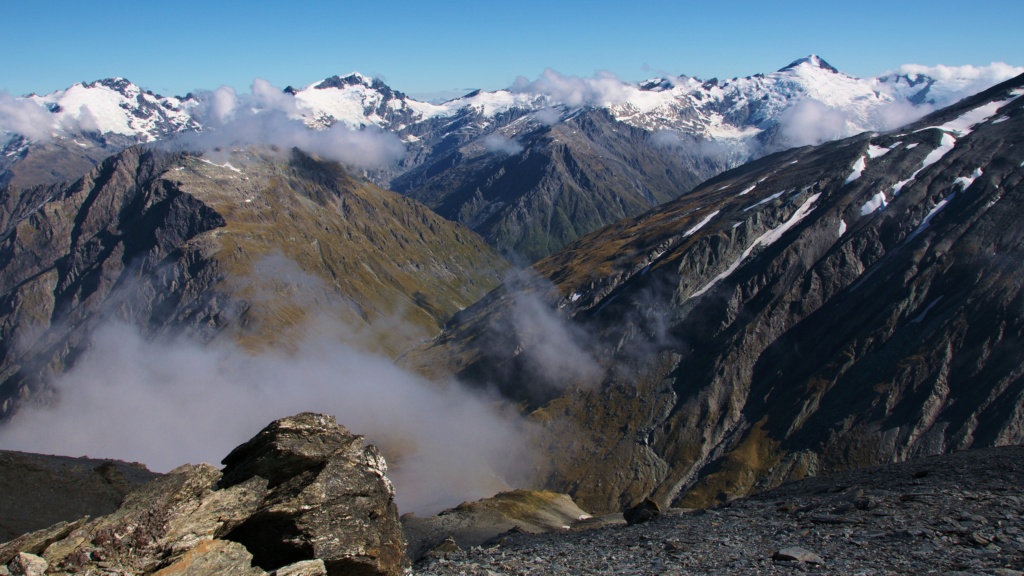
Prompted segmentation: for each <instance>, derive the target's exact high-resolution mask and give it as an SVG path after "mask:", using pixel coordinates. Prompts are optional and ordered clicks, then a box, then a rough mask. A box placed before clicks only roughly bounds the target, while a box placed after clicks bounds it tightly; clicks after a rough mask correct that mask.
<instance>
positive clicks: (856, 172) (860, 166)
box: [843, 150, 888, 185]
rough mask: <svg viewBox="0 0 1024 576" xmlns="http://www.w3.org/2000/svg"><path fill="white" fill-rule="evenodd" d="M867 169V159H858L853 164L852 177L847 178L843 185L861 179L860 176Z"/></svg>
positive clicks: (862, 157)
mask: <svg viewBox="0 0 1024 576" xmlns="http://www.w3.org/2000/svg"><path fill="white" fill-rule="evenodd" d="M886 152H888V150H886ZM867 167H868V161H867V158H865V157H864V156H861V157H859V158H857V161H856V162H854V163H853V172H850V175H849V176H847V177H846V181H845V182H843V184H844V185H846V184H849V183H850V182H853V181H854V180H856V179H858V178H860V175H861V174H863V173H864V169H865V168H867Z"/></svg>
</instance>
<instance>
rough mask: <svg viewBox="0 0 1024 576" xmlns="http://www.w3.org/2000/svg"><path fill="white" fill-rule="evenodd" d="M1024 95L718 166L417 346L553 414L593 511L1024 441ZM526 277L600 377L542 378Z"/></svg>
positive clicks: (567, 482) (423, 359)
mask: <svg viewBox="0 0 1024 576" xmlns="http://www.w3.org/2000/svg"><path fill="white" fill-rule="evenodd" d="M1021 95H1024V76H1020V77H1017V78H1015V79H1013V80H1010V81H1008V82H1005V83H1003V84H1001V85H998V86H996V87H993V88H992V89H990V90H988V91H985V92H983V93H981V94H979V95H977V96H974V97H972V98H968V99H966V100H964V101H962V102H961V103H959V104H957V105H954V106H952V107H949V108H946V109H944V110H941V111H938V112H936V113H934V114H932V115H929V116H927V117H925V118H924V119H922V120H921V121H918V122H917V123H915V124H912V125H909V126H907V127H905V128H903V129H900V130H896V131H893V132H890V133H887V134H872V133H868V134H862V135H860V136H855V137H852V138H848V139H844V140H839V141H836V142H832V143H828V144H823V145H820V146H817V147H805V148H798V149H792V150H788V151H785V152H780V153H777V154H775V155H771V156H767V157H765V158H762V159H760V160H758V161H755V162H753V163H750V164H747V165H744V166H743V167H741V168H737V169H734V170H732V171H729V172H725V173H723V174H721V175H719V176H718V177H716V178H714V179H711V180H709V181H707V182H705V183H704V184H702V185H700V186H698V187H697V188H695V189H694V190H693V191H691V192H689V193H687V194H684V195H682V196H681V197H680V198H679V199H676V200H673V201H671V202H668V203H666V204H664V205H662V206H660V207H657V208H655V209H653V210H651V211H649V212H647V213H645V214H643V215H641V216H637V217H634V218H631V219H625V220H622V221H620V222H618V223H616V224H614V225H612V226H610V227H608V228H605V229H602V230H600V231H598V232H595V233H593V234H591V235H589V236H587V237H584V238H583V239H581V240H579V241H577V242H576V243H574V244H571V245H570V246H568V247H567V248H565V249H563V250H561V251H559V252H556V253H555V254H553V255H552V256H550V257H548V258H547V259H545V260H542V261H541V262H538V263H537V264H536V266H535V269H536V270H537V272H538V275H539V276H538V278H537V279H536V280H528V281H527V282H525V284H524V285H521V286H512V285H506V286H504V287H502V288H501V289H499V290H498V291H496V292H494V293H492V294H491V295H489V296H488V297H487V298H485V299H484V300H482V301H481V302H479V303H477V304H476V305H474V306H473V307H472V308H470V309H467V310H466V311H463V312H462V313H460V314H459V315H458V316H457V317H456V318H455V319H454V320H453V322H451V323H450V324H449V326H448V327H447V329H446V331H445V332H444V333H443V334H442V335H440V336H439V337H438V338H437V339H435V341H434V342H433V343H432V344H431V345H430V346H429V347H427V348H425V349H421V350H420V351H419V352H417V353H414V354H408V355H406V357H405V358H406V360H407V361H408V362H409V363H410V364H412V365H423V366H426V365H430V366H433V368H432V369H433V370H435V371H441V372H444V371H445V369H444V367H445V366H447V371H448V372H450V373H455V374H458V375H460V376H461V377H462V378H465V379H466V380H469V381H475V382H489V383H490V384H489V385H492V386H497V387H498V388H499V389H500V390H502V391H503V393H505V394H506V395H507V396H508V397H509V398H511V399H513V400H515V401H519V402H524V403H527V405H528V407H529V408H528V410H529V411H531V412H532V415H533V417H534V418H535V419H537V420H538V421H540V422H543V423H545V425H546V426H548V427H549V430H550V437H549V440H550V444H548V446H549V449H550V450H551V458H550V459H549V461H550V462H552V463H554V464H553V465H552V469H551V470H550V471H549V472H548V473H547V474H548V475H547V476H545V477H544V478H545V482H546V483H547V484H545V485H546V486H549V487H550V488H552V489H555V490H563V491H566V492H568V493H570V494H571V495H573V497H574V498H575V499H576V500H577V501H579V502H580V503H581V506H583V507H585V508H588V509H593V510H596V511H606V510H616V509H621V508H622V507H625V506H629V505H632V504H635V503H636V502H638V501H640V500H642V499H643V498H645V497H648V496H650V497H651V498H653V499H654V500H655V501H657V502H659V503H662V504H665V505H668V504H674V505H682V506H703V505H707V504H709V503H714V502H721V501H724V500H728V499H731V498H734V497H736V496H739V495H742V494H745V493H748V492H749V491H750V490H754V489H761V488H765V487H770V486H773V485H776V484H778V483H779V482H782V481H784V480H787V479H793V478H799V477H803V476H805V475H814V474H817V473H822V472H825V471H829V470H840V469H845V468H850V467H858V466H864V465H869V464H875V463H880V462H886V461H900V460H904V459H907V458H910V457H915V456H921V455H926V454H934V453H943V452H946V451H950V450H954V449H962V448H965V447H968V446H991V445H1001V444H1006V443H1021V442H1022V441H1024V438H1022V437H1021V436H1020V434H1019V433H1018V431H1019V430H1020V429H1021V428H1020V421H1021V414H1022V411H1021V406H1022V405H1024V404H1022V400H1021V398H1022V396H1021V394H1022V393H1024V389H1022V388H1021V382H1022V380H1021V379H1020V377H1019V369H1018V368H1019V365H1020V354H1019V350H1020V347H1019V342H1020V338H1021V326H1022V323H1021V318H1020V315H1019V313H1017V312H1016V310H1017V308H1016V304H1015V303H1016V302H1019V299H1020V298H1021V296H1020V287H1021V286H1022V282H1021V279H1020V278H1019V274H1017V273H1016V272H1015V271H1014V269H1013V266H1012V264H1011V263H1012V262H1013V261H1014V256H1012V255H1013V254H1018V253H1020V251H1021V250H1024V246H1022V245H1021V243H1020V235H1019V233H1018V231H1017V229H1016V227H1015V226H1013V225H1012V224H1011V222H1012V219H1013V216H1012V214H1013V213H1014V211H1015V210H1016V209H1017V208H1016V207H1017V206H1018V202H1021V201H1022V200H1021V196H1020V194H1021V193H1022V192H1024V186H1022V184H1021V178H1022V177H1024V173H1022V168H1021V166H1024V156H1021V155H1020V154H1021V152H1020V150H1021V148H1020V146H1017V145H1015V144H1016V143H1017V142H1018V138H1019V134H1020V133H1021V132H1020V130H1019V127H1015V126H1016V125H1017V124H1018V123H1019V122H1021V121H1022V120H1024V115H1022V99H1021V98H1020V96H1021ZM522 293H530V294H533V295H534V296H535V297H539V298H541V299H542V301H543V302H545V303H546V305H547V306H548V307H549V308H550V309H551V310H552V311H553V312H555V313H556V314H557V315H558V316H559V317H561V318H563V319H565V323H566V324H567V325H568V326H569V327H570V328H568V329H567V330H569V333H571V334H575V335H577V337H578V338H579V339H578V341H577V343H576V344H577V346H579V347H580V348H582V349H583V350H584V351H585V352H586V353H587V355H588V356H589V357H590V358H592V359H593V360H594V362H596V363H597V364H599V365H600V366H602V367H603V369H604V376H603V377H602V379H601V380H602V381H601V384H600V385H598V386H596V387H595V386H593V385H591V386H577V385H572V386H570V387H569V388H568V389H551V390H547V391H541V392H539V393H538V391H537V389H536V388H535V387H531V386H530V382H532V381H533V380H534V379H535V376H534V375H533V374H532V373H531V372H530V368H529V358H530V355H531V354H539V353H541V351H542V350H543V349H544V347H546V346H550V345H551V343H550V342H545V341H544V339H543V338H539V337H538V336H537V335H535V334H530V333H529V332H524V331H521V330H516V329H515V326H516V323H515V321H514V319H515V317H516V314H518V313H519V312H516V310H515V302H516V301H517V298H519V296H518V294H522ZM586 334H589V336H581V335H586ZM481 342H487V345H486V346H485V345H483V344H481ZM611 431H616V432H614V433H613V432H611ZM623 470H630V471H633V472H632V473H631V474H628V475H625V474H622V473H621V471H623ZM613 479H614V480H613Z"/></svg>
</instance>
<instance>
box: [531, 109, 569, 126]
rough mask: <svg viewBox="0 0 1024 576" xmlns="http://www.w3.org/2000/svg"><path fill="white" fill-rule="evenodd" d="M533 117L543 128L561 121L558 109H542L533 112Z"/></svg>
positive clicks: (560, 113)
mask: <svg viewBox="0 0 1024 576" xmlns="http://www.w3.org/2000/svg"><path fill="white" fill-rule="evenodd" d="M533 117H534V118H535V119H536V120H537V121H538V122H540V123H541V124H544V125H545V126H553V125H555V124H558V121H559V120H561V119H562V112H561V111H560V110H559V109H558V108H553V107H552V108H542V109H540V110H538V111H536V112H534V113H533Z"/></svg>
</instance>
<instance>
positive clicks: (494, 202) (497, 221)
mask: <svg viewBox="0 0 1024 576" xmlns="http://www.w3.org/2000/svg"><path fill="white" fill-rule="evenodd" d="M569 116H570V117H568V118H566V119H564V120H562V121H560V122H558V123H557V124H553V125H550V124H545V123H543V122H540V121H538V120H537V119H536V117H534V116H525V117H521V118H519V119H518V120H516V121H514V122H512V123H510V124H508V125H507V126H506V127H505V128H503V129H501V130H499V131H497V132H492V133H491V134H490V135H489V136H486V137H482V138H476V139H469V140H467V141H466V142H465V143H464V144H460V145H458V146H452V147H450V148H449V149H447V150H443V151H441V150H437V149H435V150H432V152H431V155H430V157H429V159H428V160H427V161H425V162H424V163H423V164H422V165H420V166H418V167H416V168H414V169H412V170H409V171H408V172H406V173H405V174H403V175H401V176H399V177H397V178H395V179H394V180H392V181H391V185H392V187H393V188H394V189H395V190H397V191H399V192H402V193H404V194H407V195H409V196H410V197H412V198H415V199H417V200H419V201H421V202H424V203H425V204H427V205H428V206H430V207H431V208H433V209H434V210H435V211H436V212H437V213H438V214H440V215H442V216H444V217H445V218H448V219H450V220H454V221H456V222H460V223H462V224H465V225H466V226H468V227H470V228H472V229H473V230H475V231H476V232H478V233H479V234H480V235H481V236H483V237H484V238H485V239H486V240H487V241H488V243H490V244H491V245H492V246H494V247H496V248H497V249H498V250H499V251H501V252H502V253H504V254H505V255H506V256H508V257H510V258H512V259H518V260H521V261H524V262H527V263H528V262H533V261H535V260H537V259H538V258H541V257H543V256H546V255H548V254H550V253H551V252H553V251H555V250H557V249H558V248H561V247H562V246H564V245H565V244H568V243H569V242H571V241H573V240H576V239H577V238H579V237H581V236H583V235H585V234H587V233H589V232H591V231H592V230H595V229H597V228H600V227H602V226H604V225H607V224H609V223H611V222H614V221H616V220H619V219H621V218H624V217H626V216H634V215H637V214H639V213H641V212H644V211H646V210H648V209H650V208H651V207H653V206H656V205H658V204H661V203H662V202H666V201H668V200H671V199H672V198H675V197H676V196H678V195H679V194H681V193H683V192H685V191H687V190H689V189H691V188H692V187H694V186H695V185H696V184H697V183H699V182H701V181H703V180H705V179H706V178H708V177H710V176H713V175H714V174H717V173H719V172H721V171H723V170H725V169H726V168H727V167H729V163H728V160H727V159H725V158H712V157H704V156H702V155H701V154H700V153H699V152H698V151H697V148H698V146H699V144H698V142H697V141H696V140H693V141H690V142H689V147H685V146H683V141H682V140H679V139H677V140H676V142H675V145H673V146H669V145H664V144H662V143H660V142H659V141H658V140H657V138H655V137H654V136H653V135H652V134H651V133H650V132H648V131H645V130H643V129H640V128H636V127H633V126H630V125H628V124H623V123H621V122H618V121H617V120H616V119H615V118H614V117H612V116H611V115H610V114H609V113H608V112H607V111H605V110H603V109H586V110H583V111H578V112H576V113H574V114H571V115H569Z"/></svg>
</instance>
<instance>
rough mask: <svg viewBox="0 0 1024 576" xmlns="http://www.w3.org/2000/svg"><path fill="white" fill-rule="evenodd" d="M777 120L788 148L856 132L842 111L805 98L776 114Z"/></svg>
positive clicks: (856, 128) (856, 127)
mask: <svg viewBox="0 0 1024 576" xmlns="http://www.w3.org/2000/svg"><path fill="white" fill-rule="evenodd" d="M778 121H779V126H780V127H781V129H782V135H783V136H784V137H785V138H786V141H787V143H788V144H789V145H791V146H805V145H807V144H820V143H822V142H828V141H830V140H837V139H839V138H843V137H845V136H850V135H852V134H854V133H856V132H858V131H860V127H858V126H856V125H854V124H853V123H852V122H850V120H849V118H848V115H847V114H846V113H844V112H843V111H842V110H837V109H835V108H832V107H831V106H829V105H827V104H825V103H823V102H820V101H818V100H815V99H814V98H805V99H803V100H800V101H799V102H797V103H796V104H794V105H793V106H790V107H789V108H787V109H786V110H784V111H783V112H782V114H780V115H779V120H778Z"/></svg>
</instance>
